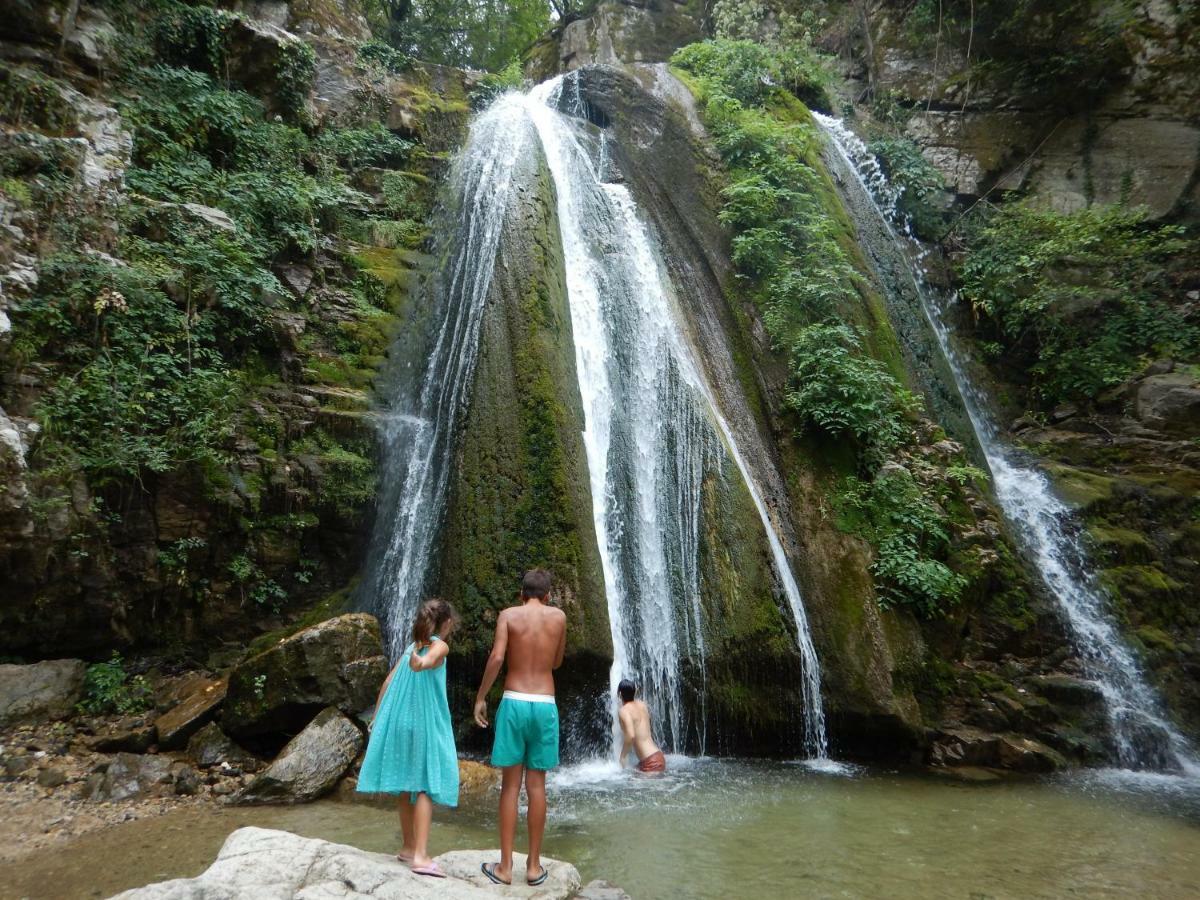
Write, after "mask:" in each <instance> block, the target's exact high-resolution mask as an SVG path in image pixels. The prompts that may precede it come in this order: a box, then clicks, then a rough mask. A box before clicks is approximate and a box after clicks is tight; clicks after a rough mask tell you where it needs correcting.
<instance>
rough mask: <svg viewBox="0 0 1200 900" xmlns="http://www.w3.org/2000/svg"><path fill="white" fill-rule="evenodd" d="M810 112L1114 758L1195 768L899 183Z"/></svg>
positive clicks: (1198, 770)
mask: <svg viewBox="0 0 1200 900" xmlns="http://www.w3.org/2000/svg"><path fill="white" fill-rule="evenodd" d="M813 116H814V118H815V119H816V120H817V122H818V123H819V124H820V126H821V127H822V128H823V129H824V131H825V133H826V134H827V135H828V137H829V139H830V143H831V145H832V146H833V148H834V149H835V151H836V153H835V154H834V157H835V158H833V159H832V160H831V162H832V163H833V164H834V165H835V167H837V168H840V169H842V170H843V173H844V177H843V187H849V188H850V189H854V188H857V189H858V190H859V191H861V192H862V194H863V195H865V198H866V200H867V201H868V206H869V208H870V209H871V210H873V214H874V215H875V216H877V217H878V219H879V221H880V222H882V223H883V225H884V226H885V228H886V230H887V233H888V236H889V238H890V240H891V242H892V243H893V245H894V247H895V250H896V252H897V253H898V254H900V255H901V256H902V257H903V258H904V259H906V260H907V262H908V274H909V277H910V278H911V279H912V287H913V288H914V289H915V291H916V293H917V295H918V296H919V298H920V303H921V307H922V309H923V311H924V314H925V316H926V318H927V320H928V322H929V325H930V327H931V329H932V331H933V333H934V336H935V338H936V341H937V344H938V346H939V348H940V350H941V352H942V354H943V355H944V357H945V360H946V362H947V363H948V365H949V368H950V371H951V373H952V374H953V378H954V381H955V384H956V386H957V389H958V393H959V395H960V396H961V399H962V404H963V406H964V408H965V409H966V412H967V416H968V418H969V420H970V423H971V425H972V427H973V429H974V434H975V437H976V439H977V441H978V443H979V446H980V449H981V451H982V453H983V455H984V457H985V459H986V462H987V465H988V468H989V469H990V470H991V475H992V482H993V484H994V487H995V492H996V499H997V500H998V501H999V503H1000V507H1001V509H1002V510H1003V512H1004V515H1005V518H1006V519H1007V521H1008V523H1009V525H1010V527H1011V528H1012V529H1013V532H1014V533H1015V534H1016V536H1017V539H1018V542H1019V544H1020V546H1021V548H1022V550H1023V551H1024V553H1025V555H1026V558H1027V559H1028V560H1029V562H1030V563H1031V564H1032V568H1033V569H1034V570H1035V571H1037V572H1038V573H1039V574H1040V576H1041V577H1042V579H1043V580H1044V581H1045V584H1046V587H1047V589H1048V590H1049V592H1050V594H1051V595H1052V596H1053V597H1054V598H1055V600H1056V601H1057V602H1058V604H1059V606H1060V607H1061V609H1062V611H1063V614H1064V617H1065V619H1066V621H1067V623H1068V625H1069V627H1070V630H1071V633H1072V636H1073V639H1074V643H1075V647H1076V650H1077V652H1078V653H1079V655H1080V657H1081V659H1082V660H1083V662H1084V664H1085V666H1086V667H1087V670H1088V673H1089V676H1090V677H1091V678H1092V679H1093V680H1094V681H1095V683H1096V684H1097V686H1098V687H1099V689H1100V691H1101V692H1102V693H1103V696H1104V699H1105V704H1106V708H1107V712H1108V718H1109V723H1110V728H1111V731H1112V734H1113V739H1114V741H1115V743H1116V755H1117V759H1118V761H1119V762H1120V763H1121V765H1123V766H1126V767H1129V768H1153V769H1162V768H1175V769H1182V770H1184V771H1186V772H1188V773H1189V774H1200V766H1198V765H1197V763H1196V762H1195V760H1194V758H1193V755H1192V752H1191V748H1190V747H1189V745H1188V742H1187V740H1186V738H1184V737H1183V736H1182V735H1181V734H1179V732H1178V731H1177V730H1176V729H1175V728H1174V727H1173V726H1172V725H1171V724H1170V722H1169V720H1168V719H1167V717H1166V716H1165V714H1164V713H1163V710H1162V706H1161V703H1160V701H1159V699H1158V696H1157V695H1156V693H1155V692H1154V690H1153V689H1152V688H1151V687H1150V685H1149V684H1148V683H1147V682H1146V679H1145V676H1144V675H1143V673H1142V671H1141V667H1140V666H1139V664H1138V661H1137V659H1136V657H1135V656H1134V654H1133V653H1132V651H1131V650H1130V648H1129V647H1128V646H1127V645H1126V643H1125V642H1124V641H1123V640H1122V638H1121V635H1120V633H1119V632H1118V630H1117V628H1116V625H1115V624H1114V623H1113V621H1112V619H1111V618H1110V616H1109V613H1108V610H1107V603H1106V601H1105V598H1104V594H1103V592H1102V590H1101V589H1100V588H1099V587H1098V586H1097V585H1096V584H1095V582H1094V579H1093V577H1092V576H1091V575H1090V574H1089V569H1090V564H1089V560H1088V554H1087V551H1086V548H1085V547H1083V546H1082V544H1081V543H1080V540H1079V537H1078V534H1077V529H1076V528H1074V527H1073V516H1072V513H1071V510H1070V508H1069V507H1068V506H1067V505H1066V504H1065V503H1063V501H1062V500H1060V499H1059V498H1058V497H1057V496H1056V495H1055V493H1054V490H1053V488H1052V486H1051V484H1050V481H1049V479H1048V478H1047V477H1046V475H1045V474H1044V473H1042V472H1041V471H1039V470H1038V469H1037V468H1036V467H1035V466H1034V464H1033V463H1032V461H1030V460H1029V459H1027V458H1026V457H1025V456H1024V455H1023V454H1022V453H1021V452H1019V451H1018V450H1017V449H1016V448H1014V447H1013V446H1011V445H1009V444H1008V443H1007V442H1006V441H1005V440H1004V438H1003V436H1002V434H1001V431H1000V428H999V427H998V425H997V424H996V419H995V416H994V414H993V412H992V410H991V408H990V405H989V403H988V401H987V398H986V397H985V396H984V395H983V394H982V393H981V392H980V391H979V390H978V389H977V388H976V387H975V385H974V383H973V381H972V379H971V377H970V374H969V365H968V363H969V360H968V359H967V358H966V356H965V354H964V352H963V350H962V349H961V348H960V347H959V346H958V345H956V343H955V341H954V339H953V335H952V333H951V330H950V327H949V325H948V323H947V319H946V315H945V305H946V299H945V298H943V297H941V296H939V294H938V292H936V291H935V290H933V289H932V288H931V287H930V285H929V284H928V283H927V282H926V281H925V278H924V275H923V272H922V269H921V266H920V258H921V251H920V247H919V245H918V244H917V242H916V240H915V239H914V238H913V237H912V235H911V232H910V230H909V228H908V223H907V222H906V221H904V220H903V217H902V216H901V215H900V214H899V213H898V212H897V209H896V203H897V201H898V199H899V193H898V191H897V190H896V189H895V188H894V187H893V186H892V185H890V184H889V183H888V180H887V178H886V177H885V175H884V172H883V170H882V168H881V167H880V165H879V162H878V160H876V159H875V157H874V156H873V155H872V154H871V152H870V151H869V150H868V149H867V147H866V146H865V145H864V144H863V143H862V141H861V140H859V138H858V137H857V136H856V135H854V133H853V132H851V131H850V130H849V129H848V128H846V127H845V125H843V124H842V123H841V122H840V121H839V120H837V119H834V118H831V117H829V116H823V115H821V114H819V113H814V114H813ZM852 206H858V204H852ZM1163 736H1165V738H1166V741H1165V744H1164V741H1163V740H1162V739H1161V738H1162V737H1163Z"/></svg>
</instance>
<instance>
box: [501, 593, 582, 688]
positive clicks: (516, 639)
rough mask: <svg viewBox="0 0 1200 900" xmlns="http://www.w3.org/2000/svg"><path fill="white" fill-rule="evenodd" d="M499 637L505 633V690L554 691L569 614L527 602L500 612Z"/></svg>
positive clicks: (564, 646)
mask: <svg viewBox="0 0 1200 900" xmlns="http://www.w3.org/2000/svg"><path fill="white" fill-rule="evenodd" d="M496 624H497V626H498V627H497V629H496V631H497V638H498V639H499V638H500V637H501V633H503V635H504V641H505V643H506V647H505V653H504V655H505V663H506V666H507V671H506V674H505V677H504V689H505V690H506V691H521V692H522V693H525V694H553V693H554V670H555V669H557V668H558V667H559V666H560V665H562V661H563V652H564V651H565V649H566V641H567V617H566V614H565V613H563V611H562V610H561V609H557V608H555V607H553V606H546V605H545V604H542V603H539V602H537V601H528V602H526V603H525V604H524V605H522V606H510V607H509V608H508V609H505V610H503V611H502V612H501V613H500V618H499V620H498V621H497V623H496Z"/></svg>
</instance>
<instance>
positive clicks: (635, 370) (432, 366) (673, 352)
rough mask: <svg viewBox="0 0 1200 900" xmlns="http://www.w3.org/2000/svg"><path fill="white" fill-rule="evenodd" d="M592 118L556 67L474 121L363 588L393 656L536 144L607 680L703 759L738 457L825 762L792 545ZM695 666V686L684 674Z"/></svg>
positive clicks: (404, 395)
mask: <svg viewBox="0 0 1200 900" xmlns="http://www.w3.org/2000/svg"><path fill="white" fill-rule="evenodd" d="M564 89H566V90H564ZM560 110H561V111H560ZM585 113H586V108H585V106H584V103H583V101H582V100H581V99H580V98H579V87H578V80H577V79H571V78H567V79H563V78H556V79H554V80H552V81H549V82H546V83H544V84H542V85H539V86H538V87H536V88H535V89H533V91H531V92H530V93H529V94H525V95H522V94H516V93H509V94H506V95H504V96H502V97H500V98H499V99H497V100H496V101H495V102H494V103H493V104H492V105H491V106H490V107H489V108H488V109H487V110H486V111H485V112H483V113H482V114H481V115H480V116H478V117H477V119H476V120H475V122H474V124H473V125H472V128H471V131H470V135H469V138H468V142H467V146H466V147H465V149H464V151H463V152H462V153H461V154H460V157H459V158H458V160H457V161H456V163H455V165H454V167H453V169H452V171H451V177H450V190H451V193H452V194H453V196H454V197H455V200H456V205H455V206H454V207H453V208H452V209H453V212H454V215H453V221H452V222H450V223H448V224H449V228H448V231H450V232H451V234H450V235H449V237H448V238H447V244H446V247H445V248H444V250H443V251H442V254H441V256H442V258H443V259H444V260H445V267H444V270H443V272H442V273H441V275H440V276H439V278H438V279H437V281H436V283H435V284H434V290H433V291H432V293H433V298H434V301H435V302H434V309H435V310H436V313H435V315H434V319H435V320H436V325H435V326H434V327H433V328H432V329H431V332H432V334H433V335H435V337H433V338H431V343H432V348H433V349H432V351H431V352H430V354H429V362H428V365H427V368H426V369H425V371H424V374H423V376H422V378H421V379H420V380H419V381H413V383H412V385H411V386H410V387H408V388H407V389H405V388H404V385H405V384H406V382H405V380H404V379H403V378H401V379H398V380H397V384H398V385H399V388H398V390H397V393H396V396H395V398H394V399H393V403H392V409H391V411H390V412H389V413H388V414H386V415H385V416H384V417H383V422H384V425H383V429H384V439H385V448H384V449H385V454H386V460H387V461H386V462H385V472H387V473H388V474H387V477H386V479H385V483H384V485H383V492H382V497H381V502H380V505H379V516H378V525H377V536H376V542H375V550H374V554H375V555H374V558H373V562H372V564H371V565H369V567H368V573H369V582H368V585H367V590H368V592H369V593H368V595H367V596H369V597H372V598H375V599H373V602H374V604H375V605H376V608H381V612H382V614H383V617H384V621H385V627H386V629H387V631H388V634H389V636H390V641H391V646H392V649H393V652H398V649H399V648H400V647H401V646H402V645H403V643H404V640H405V638H404V635H405V634H406V633H407V629H408V627H409V623H410V622H411V619H412V615H413V614H414V611H415V608H416V605H417V603H418V601H419V599H420V597H421V596H423V589H424V587H425V586H426V582H427V580H428V579H429V572H430V570H431V568H432V565H433V562H434V559H435V557H436V554H437V546H436V545H437V538H438V533H439V531H440V528H441V524H442V519H443V517H444V511H445V504H446V494H447V490H448V484H449V479H450V475H451V466H452V459H453V451H454V440H455V434H456V430H457V428H458V427H459V423H460V418H461V412H462V410H463V407H464V404H465V403H466V402H467V397H468V396H469V390H470V385H471V380H472V377H473V373H474V364H475V360H476V358H477V356H478V353H479V342H480V323H481V320H482V317H483V308H484V305H485V301H486V298H487V295H488V290H489V287H490V283H491V274H492V268H493V265H494V262H495V257H496V250H497V246H498V243H499V233H500V228H501V225H502V223H503V221H504V216H505V211H506V209H507V208H508V204H509V202H510V194H511V193H512V192H513V190H512V189H513V184H512V182H513V170H514V163H515V161H516V160H517V159H518V158H520V156H521V155H522V154H525V153H528V152H536V143H537V142H540V145H541V148H542V150H543V152H544V154H545V157H546V161H547V164H548V167H549V170H550V175H551V178H552V180H553V182H554V187H555V192H556V196H557V205H558V219H559V227H560V239H561V243H562V249H563V257H564V262H565V266H566V276H567V291H568V301H569V306H570V314H571V324H572V330H573V334H574V343H575V359H576V370H577V375H578V380H579V386H580V392H581V395H582V400H583V411H584V423H585V427H584V433H583V437H584V446H585V452H586V457H587V463H588V469H589V479H590V486H591V495H592V502H593V520H594V523H595V529H596V535H597V543H598V545H599V551H600V557H601V562H602V568H603V576H604V583H605V591H606V594H607V598H606V599H607V604H608V610H609V619H610V623H611V628H612V638H613V648H614V649H613V653H614V660H613V666H612V671H611V676H610V680H611V685H610V687H611V688H612V691H613V692H615V687H616V683H617V682H618V681H619V680H620V679H621V678H623V677H632V678H634V679H636V680H637V681H638V682H639V683H640V685H641V686H642V689H643V693H644V698H645V700H646V702H647V703H648V704H649V705H650V706H651V708H652V709H653V712H654V715H655V722H656V727H657V730H658V732H659V737H660V739H661V742H662V743H663V745H664V747H665V749H668V750H672V751H683V750H685V749H689V748H696V749H699V750H700V752H702V753H703V752H704V749H705V744H706V740H707V735H706V734H705V728H706V725H705V723H706V718H707V715H706V710H705V707H704V704H705V697H704V694H705V689H704V685H703V673H704V670H705V658H706V642H705V635H704V629H705V621H704V620H705V615H704V608H703V604H702V602H701V594H700V591H701V577H700V554H701V540H702V535H701V521H702V508H701V504H702V497H703V492H704V490H705V486H706V484H707V483H708V482H709V481H710V480H711V479H714V478H721V477H723V474H722V472H723V464H725V463H727V462H731V463H732V464H733V465H732V468H733V469H734V470H735V471H736V472H737V473H738V476H740V478H741V480H742V481H743V482H744V484H745V486H746V488H747V490H748V492H749V494H750V497H751V499H752V501H753V504H754V507H755V509H756V511H757V513H758V515H759V517H760V519H761V521H762V525H763V528H764V531H765V536H766V539H767V544H768V547H769V550H770V554H771V558H772V562H773V565H774V569H775V571H776V574H777V576H778V578H779V584H780V587H781V590H782V593H783V594H784V595H785V596H786V599H787V602H788V606H789V608H790V610H791V612H792V615H793V617H794V620H795V624H796V629H797V635H798V649H799V653H800V657H801V664H802V670H803V678H804V681H803V684H802V696H803V703H804V709H803V724H804V728H803V735H804V746H803V748H802V749H803V752H804V754H805V755H806V756H808V757H810V758H814V759H823V758H824V757H825V756H826V753H827V741H826V735H825V719H824V712H823V708H822V701H821V680H820V679H821V676H820V665H819V662H818V659H817V655H816V650H815V648H814V646H813V642H812V637H811V635H810V633H809V627H808V621H807V616H806V613H805V609H804V603H803V599H802V597H801V595H800V590H799V587H798V585H797V583H796V580H795V577H794V576H793V573H792V571H791V567H790V563H789V561H788V558H787V555H786V553H785V551H784V546H783V543H782V542H781V541H780V539H779V536H778V534H777V533H776V530H775V526H774V524H773V523H772V519H771V515H770V512H769V510H768V507H767V504H766V503H765V501H764V499H763V497H762V493H761V491H760V490H759V488H758V486H757V485H756V483H755V480H754V478H753V477H752V474H751V471H750V468H749V466H748V465H747V463H746V461H745V459H744V458H743V456H742V453H741V452H740V450H739V449H738V445H737V441H736V440H735V438H734V434H733V430H732V429H731V427H730V425H729V423H728V422H727V421H726V419H725V417H724V416H723V414H722V412H721V410H720V408H719V405H718V403H717V401H716V399H715V395H714V392H713V391H712V389H711V386H710V385H709V384H708V383H707V382H706V379H705V377H704V375H703V373H702V369H701V367H700V366H699V364H698V361H697V358H696V356H695V352H694V350H693V348H692V346H691V345H690V343H689V341H688V339H687V338H686V337H685V329H684V328H683V326H682V324H681V322H682V319H681V315H680V312H679V309H678V307H677V299H676V297H675V296H674V294H673V290H672V287H671V284H670V280H669V278H668V277H667V274H666V268H665V266H664V264H663V262H662V260H661V259H660V258H659V249H658V243H657V239H656V238H655V236H654V235H653V233H652V231H651V229H650V227H649V225H648V224H647V223H646V221H645V220H644V219H643V217H642V216H641V214H640V213H639V210H638V208H637V205H636V202H635V201H634V199H633V196H632V194H631V193H630V192H629V190H628V188H627V187H625V186H624V185H623V184H619V183H612V182H611V181H610V180H609V175H610V171H609V170H610V169H611V166H612V159H611V156H610V154H609V152H608V146H607V143H608V141H609V140H610V139H611V138H610V136H609V135H608V134H607V133H606V132H605V131H603V130H598V129H596V128H594V127H593V126H591V125H590V124H588V123H587V121H586V116H585ZM410 380H411V379H410ZM515 574H516V573H514V575H515ZM689 673H693V674H692V677H691V681H692V682H693V683H691V684H687V683H685V682H686V681H688V676H689ZM695 682H699V683H698V684H697V683H695ZM612 695H613V694H612V692H610V694H609V696H610V697H611V696H612ZM693 701H695V702H693ZM614 718H615V717H614ZM613 725H614V729H615V722H614V723H613ZM614 737H615V733H614Z"/></svg>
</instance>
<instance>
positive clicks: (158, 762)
mask: <svg viewBox="0 0 1200 900" xmlns="http://www.w3.org/2000/svg"><path fill="white" fill-rule="evenodd" d="M173 781H174V778H173V776H172V775H171V761H170V760H169V759H167V758H166V757H163V756H138V755H136V754H133V753H118V754H117V756H116V758H115V759H114V760H113V761H112V762H111V763H109V764H108V766H107V768H106V769H105V771H103V772H95V773H93V774H92V775H90V776H89V777H88V779H87V782H86V784H85V786H84V791H83V796H84V798H85V799H87V800H113V801H119V800H128V799H130V798H132V797H142V796H145V795H147V794H151V793H156V792H158V791H160V790H161V789H163V788H164V786H167V785H170V784H172V783H173Z"/></svg>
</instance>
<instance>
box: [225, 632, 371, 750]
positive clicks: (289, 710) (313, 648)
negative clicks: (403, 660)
mask: <svg viewBox="0 0 1200 900" xmlns="http://www.w3.org/2000/svg"><path fill="white" fill-rule="evenodd" d="M387 668H388V666H387V659H386V658H385V657H384V655H383V641H382V638H381V637H380V631H379V622H378V621H377V620H376V619H375V617H374V616H371V615H368V614H366V613H350V614H347V615H343V616H338V617H336V618H333V619H329V620H328V621H325V622H321V623H319V624H317V625H313V626H312V627H310V628H305V629H303V630H302V631H298V632H297V633H296V634H294V635H292V636H291V637H290V638H287V639H286V640H284V641H281V642H280V643H278V644H276V645H275V646H274V647H272V648H271V649H270V650H267V651H265V652H263V653H260V654H259V655H258V656H255V657H252V658H250V659H248V660H246V661H245V662H243V663H242V664H241V665H239V666H238V667H237V668H236V669H234V671H233V674H232V675H231V676H230V679H229V697H228V699H227V700H226V703H225V708H224V710H223V712H222V718H221V723H222V726H223V727H224V730H225V731H226V732H227V733H228V734H230V735H231V736H233V737H234V738H246V737H254V736H260V735H269V734H277V733H291V734H295V733H296V732H297V731H299V730H300V729H301V728H303V727H304V726H305V725H306V724H308V722H309V721H310V720H311V719H312V717H313V715H314V714H315V713H317V712H319V711H320V710H321V709H323V708H324V707H326V706H336V707H338V708H339V709H341V710H342V711H343V712H345V713H351V714H353V713H357V712H360V711H362V710H364V709H368V708H369V707H370V706H371V705H372V704H373V703H374V702H375V698H376V696H377V695H378V693H379V687H380V685H381V684H383V679H384V678H385V677H386V675H387Z"/></svg>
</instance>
